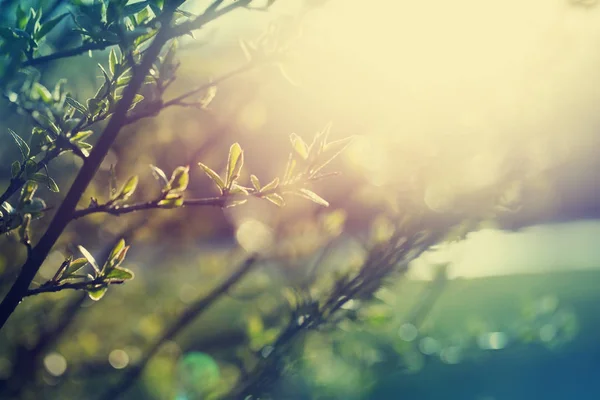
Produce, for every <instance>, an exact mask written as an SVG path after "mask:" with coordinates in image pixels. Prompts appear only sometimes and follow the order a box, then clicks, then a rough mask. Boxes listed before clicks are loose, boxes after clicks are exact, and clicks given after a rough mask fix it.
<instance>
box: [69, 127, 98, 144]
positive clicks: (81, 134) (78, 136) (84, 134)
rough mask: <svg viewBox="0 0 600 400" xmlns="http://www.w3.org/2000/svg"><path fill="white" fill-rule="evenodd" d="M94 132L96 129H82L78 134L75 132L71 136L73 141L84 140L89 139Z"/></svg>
mask: <svg viewBox="0 0 600 400" xmlns="http://www.w3.org/2000/svg"><path fill="white" fill-rule="evenodd" d="M93 134H94V131H92V130H89V131H80V132H77V133H76V134H74V135H73V136H71V139H70V140H71V142H80V141H82V140H85V139H87V138H88V137H90V136H92V135H93ZM91 148H92V146H91V145H90V149H91Z"/></svg>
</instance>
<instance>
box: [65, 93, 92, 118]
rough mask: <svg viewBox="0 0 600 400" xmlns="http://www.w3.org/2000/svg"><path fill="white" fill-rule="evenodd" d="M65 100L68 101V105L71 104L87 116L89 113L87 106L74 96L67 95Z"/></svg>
mask: <svg viewBox="0 0 600 400" xmlns="http://www.w3.org/2000/svg"><path fill="white" fill-rule="evenodd" d="M65 101H66V102H67V104H68V105H70V106H71V107H73V108H74V109H76V110H77V111H79V112H80V113H82V114H83V115H85V116H87V115H88V114H89V113H88V110H87V108H86V107H85V106H84V105H83V104H81V103H80V102H78V101H77V100H75V99H74V98H72V97H70V96H67V97H66V98H65Z"/></svg>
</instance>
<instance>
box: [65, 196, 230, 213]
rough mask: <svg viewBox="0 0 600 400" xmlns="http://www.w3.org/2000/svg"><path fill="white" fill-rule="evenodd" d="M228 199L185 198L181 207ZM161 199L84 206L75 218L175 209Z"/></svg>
mask: <svg viewBox="0 0 600 400" xmlns="http://www.w3.org/2000/svg"><path fill="white" fill-rule="evenodd" d="M227 200H228V197H226V196H221V197H206V198H201V199H190V200H185V201H184V202H183V205H182V206H181V207H190V206H213V207H223V206H224V205H225V204H226V202H227ZM159 201H160V200H154V201H148V202H145V203H136V204H129V205H123V206H115V205H113V204H103V205H100V206H97V207H89V208H83V209H81V210H77V211H75V212H74V213H73V217H72V218H73V219H79V218H83V217H85V216H86V215H90V214H96V213H105V214H112V215H121V214H129V213H132V212H136V211H142V210H154V209H165V210H166V209H168V210H170V209H173V207H168V206H162V205H159V204H158V203H159Z"/></svg>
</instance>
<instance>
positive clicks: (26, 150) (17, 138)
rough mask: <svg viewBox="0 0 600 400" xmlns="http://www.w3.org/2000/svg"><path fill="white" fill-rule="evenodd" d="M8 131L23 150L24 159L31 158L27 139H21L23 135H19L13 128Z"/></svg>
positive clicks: (21, 150) (20, 149)
mask: <svg viewBox="0 0 600 400" xmlns="http://www.w3.org/2000/svg"><path fill="white" fill-rule="evenodd" d="M8 132H9V133H10V134H11V136H12V138H13V139H14V141H15V142H16V143H17V146H18V147H19V151H20V152H21V155H22V156H23V160H26V159H27V158H29V146H28V145H27V143H25V141H24V140H23V139H21V137H20V136H19V135H17V134H16V133H15V131H13V130H12V129H10V128H9V129H8Z"/></svg>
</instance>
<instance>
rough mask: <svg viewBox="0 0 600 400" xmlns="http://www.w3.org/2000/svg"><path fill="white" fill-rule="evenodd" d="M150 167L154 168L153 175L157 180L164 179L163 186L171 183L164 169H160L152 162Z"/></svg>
mask: <svg viewBox="0 0 600 400" xmlns="http://www.w3.org/2000/svg"><path fill="white" fill-rule="evenodd" d="M150 169H152V175H153V176H154V178H156V180H159V181H162V183H163V186H168V185H169V180H168V179H167V175H166V174H165V172H164V171H163V170H162V169H160V168H158V167H157V166H154V165H152V164H150Z"/></svg>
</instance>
